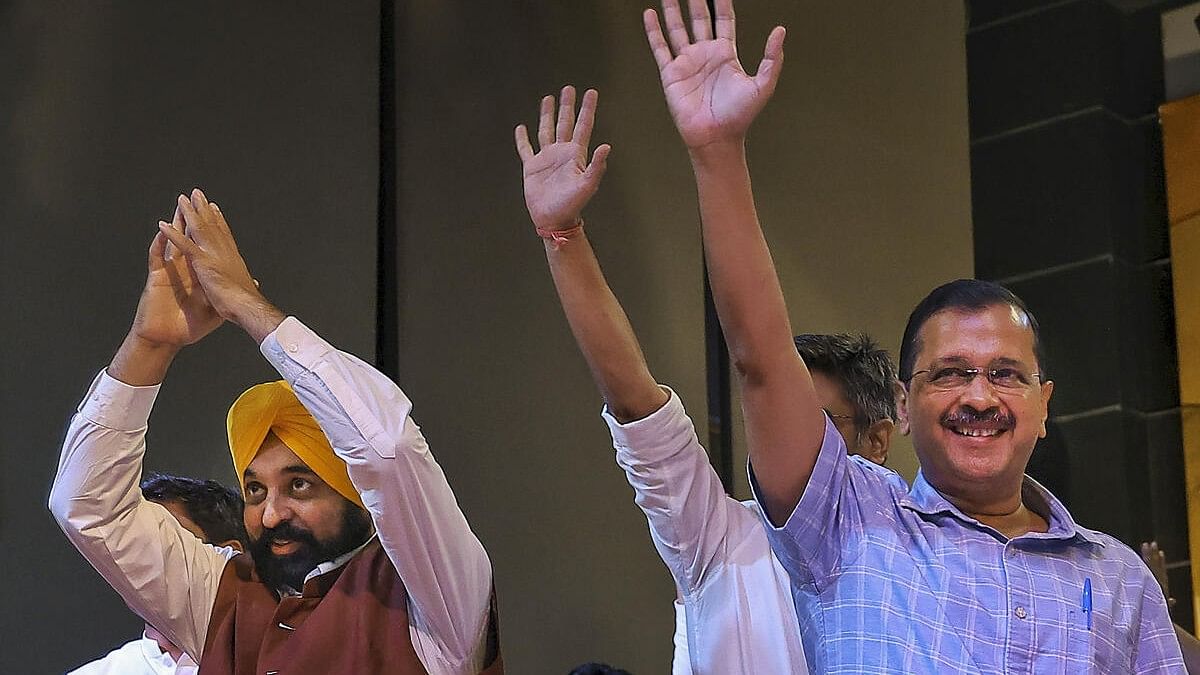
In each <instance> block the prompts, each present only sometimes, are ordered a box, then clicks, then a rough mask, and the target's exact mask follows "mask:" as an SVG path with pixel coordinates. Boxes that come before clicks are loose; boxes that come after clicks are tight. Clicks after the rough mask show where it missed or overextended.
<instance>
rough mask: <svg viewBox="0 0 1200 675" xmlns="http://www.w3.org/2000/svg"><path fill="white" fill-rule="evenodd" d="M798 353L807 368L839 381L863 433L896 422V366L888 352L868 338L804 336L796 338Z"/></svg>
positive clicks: (857, 425) (857, 426) (837, 335)
mask: <svg viewBox="0 0 1200 675" xmlns="http://www.w3.org/2000/svg"><path fill="white" fill-rule="evenodd" d="M795 339H796V351H798V352H800V358H802V359H804V365H806V366H808V368H809V369H810V370H815V371H817V372H819V373H821V374H823V375H827V376H829V377H831V378H833V379H835V380H837V381H838V382H839V383H840V384H841V385H842V391H843V392H845V394H846V398H847V400H849V401H850V405H852V406H854V426H855V428H857V429H858V430H859V432H863V431H866V429H867V427H869V426H871V425H872V424H874V423H875V422H878V421H879V420H882V419H890V420H895V419H896V398H895V393H894V392H893V391H892V385H893V384H894V383H895V381H896V366H895V365H894V364H893V363H892V357H891V356H889V355H888V353H887V350H886V349H883V348H881V347H880V346H879V345H878V344H876V342H875V341H874V340H872V339H871V338H870V337H868V336H866V335H849V334H846V333H838V334H836V335H814V334H804V335H797V336H796V338H795Z"/></svg>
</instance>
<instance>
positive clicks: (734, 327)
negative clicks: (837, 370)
mask: <svg viewBox="0 0 1200 675" xmlns="http://www.w3.org/2000/svg"><path fill="white" fill-rule="evenodd" d="M690 156H691V160H692V168H693V171H694V172H695V177H696V189H697V193H698V197H699V201H700V216H701V221H702V224H703V234H704V244H705V260H706V263H707V266H708V274H709V280H710V283H711V285H712V292H713V301H714V302H715V303H716V307H717V313H718V315H719V316H720V319H721V328H722V330H723V332H724V334H725V340H726V342H727V344H728V346H729V353H730V359H731V360H732V362H733V364H734V366H735V368H736V369H737V371H738V373H739V375H741V376H743V377H744V378H745V379H746V380H748V383H749V384H751V385H752V384H753V383H754V381H755V380H756V379H758V378H761V377H763V376H765V375H770V374H772V373H776V372H778V371H779V367H780V364H789V363H794V358H793V357H794V355H795V349H794V348H793V345H792V329H791V324H790V322H789V321H788V315H787V306H786V304H785V303H784V299H783V291H782V289H781V288H780V285H779V278H778V276H777V274H776V272H775V264H774V262H773V261H772V260H771V252H770V250H769V249H768V247H767V242H766V240H765V239H764V238H763V234H762V228H761V227H760V226H759V222H758V213H757V211H756V209H755V206H754V196H753V192H752V190H751V185H750V172H749V168H748V167H747V164H746V152H745V148H744V145H743V144H742V142H741V141H740V140H738V141H729V142H725V143H714V144H710V145H707V146H704V147H703V148H699V149H694V150H692V151H691V152H690Z"/></svg>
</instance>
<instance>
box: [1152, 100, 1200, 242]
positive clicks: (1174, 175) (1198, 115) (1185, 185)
mask: <svg viewBox="0 0 1200 675" xmlns="http://www.w3.org/2000/svg"><path fill="white" fill-rule="evenodd" d="M1158 112H1159V117H1160V119H1161V120H1162V129H1163V163H1164V164H1165V165H1166V174H1167V221H1168V222H1171V223H1178V222H1180V221H1182V220H1184V219H1186V218H1188V217H1190V216H1192V215H1194V214H1196V213H1198V212H1200V190H1197V189H1196V186H1197V185H1200V154H1197V153H1196V152H1195V148H1197V147H1200V96H1191V97H1189V98H1185V99H1181V100H1178V101H1172V102H1170V103H1166V104H1164V105H1162V106H1160V107H1159V109H1158Z"/></svg>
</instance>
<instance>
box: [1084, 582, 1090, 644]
mask: <svg viewBox="0 0 1200 675" xmlns="http://www.w3.org/2000/svg"><path fill="white" fill-rule="evenodd" d="M1083 615H1084V617H1085V618H1086V619H1087V629H1088V630H1089V631H1090V630H1091V629H1092V578H1091V577H1087V578H1085V579H1084V580H1083Z"/></svg>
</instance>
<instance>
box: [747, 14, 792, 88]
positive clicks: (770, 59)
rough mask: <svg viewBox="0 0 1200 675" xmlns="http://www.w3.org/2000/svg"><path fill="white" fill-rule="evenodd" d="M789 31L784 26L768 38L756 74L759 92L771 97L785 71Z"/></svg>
mask: <svg viewBox="0 0 1200 675" xmlns="http://www.w3.org/2000/svg"><path fill="white" fill-rule="evenodd" d="M786 36H787V31H786V30H785V29H784V27H783V26H776V27H775V28H774V30H772V31H771V34H770V35H768V36H767V46H766V47H764V48H763V58H762V61H760V62H759V64H758V72H756V73H755V74H754V83H755V84H756V85H758V89H759V91H761V92H763V94H765V95H767V96H770V95H771V94H772V93H774V92H775V84H776V83H777V82H779V73H780V72H782V71H783V39H784V37H786Z"/></svg>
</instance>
